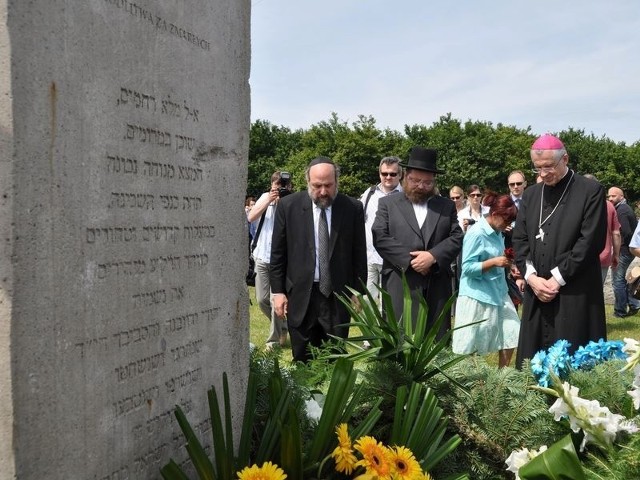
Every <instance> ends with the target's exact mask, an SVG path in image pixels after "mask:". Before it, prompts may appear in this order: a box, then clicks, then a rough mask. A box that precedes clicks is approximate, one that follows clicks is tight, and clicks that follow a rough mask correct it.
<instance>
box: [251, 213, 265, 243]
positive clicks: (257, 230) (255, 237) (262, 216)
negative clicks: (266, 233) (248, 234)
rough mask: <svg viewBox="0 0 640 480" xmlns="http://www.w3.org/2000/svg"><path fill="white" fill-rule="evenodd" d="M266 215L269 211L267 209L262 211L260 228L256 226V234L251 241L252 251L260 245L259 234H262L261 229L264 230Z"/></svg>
mask: <svg viewBox="0 0 640 480" xmlns="http://www.w3.org/2000/svg"><path fill="white" fill-rule="evenodd" d="M267 208H269V207H267ZM266 215H267V211H266V210H265V211H264V212H262V215H261V216H260V222H259V223H258V228H256V234H255V235H254V236H253V240H252V242H251V251H252V252H253V251H254V250H255V249H256V245H258V236H259V235H260V230H262V224H263V223H264V217H265V216H266Z"/></svg>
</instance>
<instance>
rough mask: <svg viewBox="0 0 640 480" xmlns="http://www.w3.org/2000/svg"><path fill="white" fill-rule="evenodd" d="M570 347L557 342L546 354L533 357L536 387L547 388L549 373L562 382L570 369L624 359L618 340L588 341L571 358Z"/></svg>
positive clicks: (621, 343) (532, 365) (532, 370)
mask: <svg viewBox="0 0 640 480" xmlns="http://www.w3.org/2000/svg"><path fill="white" fill-rule="evenodd" d="M570 346H571V344H570V343H569V342H567V341H566V340H558V341H557V342H556V343H554V344H553V345H552V346H551V347H549V349H548V350H547V351H546V352H545V351H544V350H540V351H539V352H538V353H536V354H535V355H534V357H533V359H532V360H531V372H532V373H533V375H534V376H535V378H536V380H537V381H538V385H540V386H542V387H548V386H549V372H551V371H552V372H553V373H555V374H556V375H557V376H558V377H559V378H560V379H561V380H564V379H565V378H566V377H567V375H568V374H569V371H570V370H571V369H574V370H578V369H581V370H588V369H591V368H593V367H594V366H596V365H597V364H599V363H602V362H606V361H607V360H614V359H619V360H624V359H625V358H626V355H625V354H624V352H623V351H622V347H624V342H622V341H619V340H615V341H605V340H604V339H602V338H601V339H600V340H598V341H597V342H594V341H590V342H589V343H588V344H587V345H586V346H580V347H579V348H578V350H576V352H575V353H574V354H573V355H572V356H571V355H569V347H570Z"/></svg>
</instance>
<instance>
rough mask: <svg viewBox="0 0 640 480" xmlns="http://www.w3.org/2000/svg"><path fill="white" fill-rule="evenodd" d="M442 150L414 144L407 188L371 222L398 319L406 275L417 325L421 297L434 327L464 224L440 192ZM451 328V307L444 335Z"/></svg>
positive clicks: (390, 198)
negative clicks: (460, 222)
mask: <svg viewBox="0 0 640 480" xmlns="http://www.w3.org/2000/svg"><path fill="white" fill-rule="evenodd" d="M436 163H437V152H436V151H435V150H432V149H427V148H423V147H413V148H412V149H411V153H410V155H409V161H408V162H407V163H406V164H401V166H402V167H404V168H405V172H406V173H405V176H404V178H403V181H402V189H403V192H402V193H401V194H396V195H391V196H388V197H384V198H381V199H380V202H379V203H378V212H377V214H376V219H375V221H374V222H373V226H372V227H371V232H372V234H373V245H374V246H375V248H376V250H377V251H378V253H379V254H380V256H381V257H382V260H383V263H382V287H383V288H384V289H385V290H386V291H387V292H388V293H389V295H390V296H391V303H392V306H393V311H394V313H395V315H396V318H397V319H399V320H401V321H406V320H407V319H402V318H401V315H402V310H403V301H404V297H403V285H402V277H403V275H404V276H405V277H406V279H407V283H408V285H409V289H410V290H411V296H412V299H413V312H412V318H411V321H412V323H413V324H414V326H415V321H416V314H417V311H418V306H419V299H420V297H422V298H424V299H426V301H427V305H428V307H429V312H428V315H427V324H428V326H429V327H430V326H431V325H433V323H434V322H435V320H436V319H437V318H438V316H439V315H440V313H442V311H443V309H444V305H445V303H446V302H447V300H448V299H449V298H450V297H451V294H452V290H451V275H452V272H451V263H452V262H453V261H454V260H455V258H456V256H457V255H458V253H460V249H461V248H462V236H463V233H462V229H461V228H460V225H459V224H458V214H457V211H456V206H455V203H454V202H452V201H451V200H450V199H448V198H444V197H441V196H439V195H436V194H435V192H436V175H437V174H441V173H444V171H442V170H439V169H438V168H437V166H436ZM450 328H451V314H450V312H449V311H447V312H445V321H444V322H443V324H442V326H441V329H440V332H439V335H440V336H442V335H443V334H444V333H445V332H446V331H447V330H448V329H450Z"/></svg>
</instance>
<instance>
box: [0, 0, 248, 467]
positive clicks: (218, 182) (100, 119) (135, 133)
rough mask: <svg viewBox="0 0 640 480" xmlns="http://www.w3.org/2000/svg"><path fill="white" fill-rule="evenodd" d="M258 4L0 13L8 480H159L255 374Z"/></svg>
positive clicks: (105, 3) (7, 5) (2, 366)
mask: <svg viewBox="0 0 640 480" xmlns="http://www.w3.org/2000/svg"><path fill="white" fill-rule="evenodd" d="M249 14H250V3H249V1H248V0H213V1H212V0H191V1H188V2H175V1H170V0H159V1H154V2H132V1H127V0H87V1H86V2H60V1H51V0H34V1H29V2H26V1H23V0H15V1H14V0H9V1H8V2H7V0H0V17H2V18H0V19H1V20H2V22H1V26H0V87H1V91H0V128H1V129H0V182H1V183H0V187H1V189H2V191H1V192H0V193H1V195H2V198H0V205H1V210H0V222H1V226H0V233H1V234H2V244H1V247H0V253H1V256H0V268H1V276H0V282H1V283H0V286H1V290H0V314H1V315H2V318H1V319H0V464H1V465H2V469H0V471H1V472H2V473H0V478H14V477H16V478H19V479H32V478H34V479H35V478H60V479H62V478H65V479H67V478H73V479H76V478H77V479H85V478H86V479H91V480H94V479H96V480H98V479H99V480H102V479H110V480H115V479H119V480H122V479H136V480H137V479H145V478H158V477H159V473H158V469H159V467H161V466H162V465H163V464H164V463H165V462H166V461H167V460H168V459H169V458H170V457H174V458H175V459H177V460H178V461H183V460H185V459H186V453H185V452H184V449H183V440H182V436H181V434H180V433H179V428H178V426H177V424H176V422H175V419H174V417H173V415H172V410H173V407H174V405H176V404H179V405H181V406H182V407H183V408H184V410H185V411H186V412H188V413H187V415H188V417H189V419H190V420H191V421H192V424H193V425H194V426H195V428H196V432H198V433H199V434H201V436H202V438H204V439H205V443H207V442H210V435H209V434H208V431H209V430H210V425H209V423H208V417H209V415H208V407H207V403H206V389H207V388H208V387H209V386H211V385H221V377H222V372H223V371H227V372H228V373H229V375H230V377H231V378H232V380H233V381H232V382H231V383H232V392H231V393H232V397H233V399H234V403H235V405H236V406H237V407H238V408H240V407H241V403H242V401H241V399H242V396H243V389H244V385H245V383H246V375H247V365H248V354H247V352H248V313H247V304H248V299H247V295H246V289H245V288H244V274H245V271H246V250H247V246H246V243H245V242H246V238H247V235H246V230H245V229H246V221H245V219H244V217H243V214H242V208H243V200H244V193H245V187H246V157H247V150H248V131H249V128H248V127H249V87H248V77H249V60H250V54H249V45H250V42H249Z"/></svg>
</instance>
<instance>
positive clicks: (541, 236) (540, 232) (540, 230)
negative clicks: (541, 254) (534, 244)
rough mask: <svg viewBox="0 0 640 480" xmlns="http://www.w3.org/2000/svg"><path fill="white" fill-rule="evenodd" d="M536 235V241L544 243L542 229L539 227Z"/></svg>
mask: <svg viewBox="0 0 640 480" xmlns="http://www.w3.org/2000/svg"><path fill="white" fill-rule="evenodd" d="M538 232H539V233H538V235H536V240H537V239H540V241H541V242H544V230H542V227H540V229H539V230H538Z"/></svg>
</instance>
